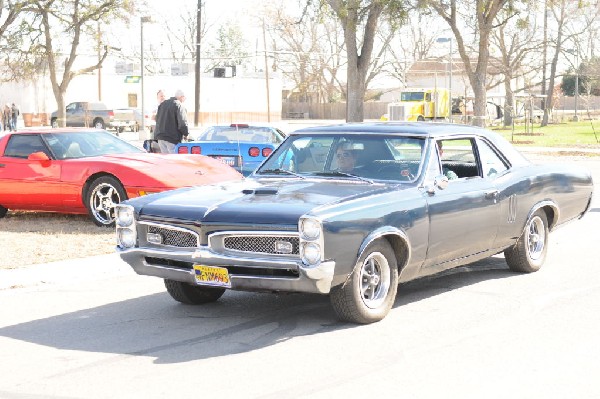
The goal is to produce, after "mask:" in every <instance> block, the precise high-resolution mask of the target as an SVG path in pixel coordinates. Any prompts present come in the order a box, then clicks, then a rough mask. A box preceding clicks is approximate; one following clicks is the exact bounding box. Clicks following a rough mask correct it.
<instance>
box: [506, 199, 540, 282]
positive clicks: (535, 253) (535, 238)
mask: <svg viewBox="0 0 600 399" xmlns="http://www.w3.org/2000/svg"><path fill="white" fill-rule="evenodd" d="M548 234H549V228H548V216H547V215H546V213H545V211H544V210H542V209H538V210H537V211H535V212H534V213H533V214H532V215H531V216H530V218H529V219H528V220H527V223H526V224H525V227H524V229H523V234H522V235H521V237H519V239H518V240H517V242H516V243H515V244H514V245H513V246H511V247H508V248H506V249H505V250H504V257H505V259H506V263H507V264H508V267H510V269H511V270H514V271H516V272H521V273H531V272H535V271H537V270H539V269H540V267H542V265H543V264H544V261H545V260H546V253H547V252H548Z"/></svg>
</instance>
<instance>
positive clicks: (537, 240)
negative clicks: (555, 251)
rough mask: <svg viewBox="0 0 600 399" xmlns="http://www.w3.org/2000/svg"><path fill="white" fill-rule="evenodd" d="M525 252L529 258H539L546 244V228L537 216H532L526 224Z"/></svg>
mask: <svg viewBox="0 0 600 399" xmlns="http://www.w3.org/2000/svg"><path fill="white" fill-rule="evenodd" d="M526 240H527V252H528V253H529V257H530V258H531V260H533V261H535V260H538V259H540V257H542V255H543V254H544V247H545V245H546V228H545V224H544V222H543V221H542V219H541V218H540V217H539V216H535V217H533V218H532V219H531V220H530V221H529V225H528V226H527V236H526Z"/></svg>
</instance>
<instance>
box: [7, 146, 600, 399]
mask: <svg viewBox="0 0 600 399" xmlns="http://www.w3.org/2000/svg"><path fill="white" fill-rule="evenodd" d="M527 155H528V157H529V158H530V159H532V160H533V161H536V162H538V161H539V162H547V161H548V159H549V158H552V157H548V156H547V155H544V156H539V155H537V154H536V153H534V152H531V153H528V154H527ZM597 158H598V157H594V158H582V157H570V158H562V159H561V161H563V162H577V163H582V164H584V165H585V166H587V167H588V168H589V169H590V170H591V171H592V174H593V176H594V178H595V181H596V182H599V181H600V159H597ZM599 223H600V199H599V198H598V196H597V195H596V197H595V198H594V200H593V204H592V209H591V211H590V212H589V213H588V214H587V215H586V216H585V217H584V218H583V219H582V220H579V221H576V222H574V223H570V224H568V225H566V226H565V227H562V228H560V229H558V230H557V231H555V232H554V233H552V234H551V235H550V244H549V245H550V247H549V253H548V261H547V262H546V264H545V265H544V267H543V268H542V269H541V270H540V271H539V272H537V273H532V274H518V273H513V272H510V271H509V270H508V268H507V267H506V264H505V262H504V259H503V258H502V256H496V257H492V258H490V259H487V260H485V261H482V262H477V263H475V264H472V265H469V266H466V267H462V268H459V269H455V270H453V271H451V272H448V273H444V274H442V275H439V276H435V277H433V278H427V279H422V280H417V281H414V282H411V283H407V284H402V285H401V286H400V289H399V295H398V297H397V299H396V302H395V305H394V307H393V309H392V310H391V312H390V314H389V315H388V317H386V318H385V319H384V320H383V321H381V322H379V323H375V324H372V325H366V326H359V325H352V324H347V323H340V322H338V321H337V320H336V319H335V317H334V314H333V311H332V310H331V308H330V306H329V301H328V299H327V298H326V297H323V296H318V295H302V294H288V295H278V294H258V293H246V292H228V293H226V294H225V295H224V296H223V298H222V299H221V300H220V301H219V302H217V303H214V304H211V305H207V306H198V307H194V306H185V305H181V304H178V303H176V302H174V301H173V300H172V299H171V298H170V297H169V295H168V294H167V293H166V292H165V289H164V286H163V284H162V281H161V280H160V279H156V278H152V277H142V276H138V275H136V274H135V273H134V272H133V271H132V270H131V269H130V268H129V266H127V265H126V264H124V263H123V262H122V261H121V260H120V258H119V257H118V256H117V255H116V254H109V255H102V256H95V257H90V258H83V259H75V260H70V261H64V262H57V263H52V264H46V265H36V266H30V267H25V268H22V269H17V270H0V301H1V302H2V304H3V306H2V307H0V375H2V378H0V397H1V398H8V399H13V398H14V399H17V398H86V399H88V398H107V397H117V398H142V397H143V398H164V397H173V396H177V397H182V398H192V397H198V396H203V397H205V396H206V397H214V396H217V395H218V396H219V397H244V398H335V397H348V398H355V397H364V396H369V397H371V396H375V397H389V396H395V397H400V398H416V399H421V398H423V399H429V398H432V399H433V398H435V399H438V398H474V399H475V398H477V399H479V398H502V399H504V398H506V397H515V398H556V399H559V398H560V399H562V398H567V397H568V398H571V397H572V398H597V397H600V383H599V382H598V380H597V376H598V375H600V364H599V363H598V360H597V359H598V358H600V346H599V345H597V335H598V334H597V333H598V331H600V320H599V319H598V317H596V315H597V314H599V313H600V274H599V273H598V268H599V267H600V259H598V257H597V256H596V249H597V242H598V240H597V237H598V224H599ZM10 287H17V288H10Z"/></svg>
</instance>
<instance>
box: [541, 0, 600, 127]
mask: <svg viewBox="0 0 600 399" xmlns="http://www.w3.org/2000/svg"><path fill="white" fill-rule="evenodd" d="M594 3H595V6H594V7H590V4H588V3H587V2H584V1H577V2H574V1H570V0H547V6H548V8H549V10H548V11H549V12H550V15H551V17H552V22H553V25H554V26H553V30H552V32H551V33H550V35H551V39H550V40H551V43H552V45H553V47H554V54H553V56H552V60H551V63H550V81H549V82H550V83H549V87H548V92H547V97H546V101H545V103H546V107H545V109H544V117H543V119H542V126H547V125H548V122H549V113H550V111H551V110H552V109H553V107H554V94H555V85H556V79H557V65H558V59H559V57H560V55H561V54H562V53H563V51H564V46H565V45H566V44H568V43H571V44H573V45H574V47H575V48H574V50H575V51H576V52H577V53H578V54H581V48H580V46H579V45H578V44H579V40H578V39H579V38H580V37H581V35H582V33H583V32H585V31H587V29H588V28H589V26H586V25H585V24H584V23H585V22H586V21H587V22H589V23H592V22H593V21H595V20H596V18H593V19H585V18H582V16H583V15H584V14H585V13H586V12H589V11H590V10H595V12H597V11H598V5H597V3H598V2H597V1H594ZM576 21H577V22H576ZM582 22H584V23H582ZM548 44H550V43H548Z"/></svg>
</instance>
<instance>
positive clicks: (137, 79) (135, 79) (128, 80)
mask: <svg viewBox="0 0 600 399" xmlns="http://www.w3.org/2000/svg"><path fill="white" fill-rule="evenodd" d="M140 79H141V76H125V83H140Z"/></svg>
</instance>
